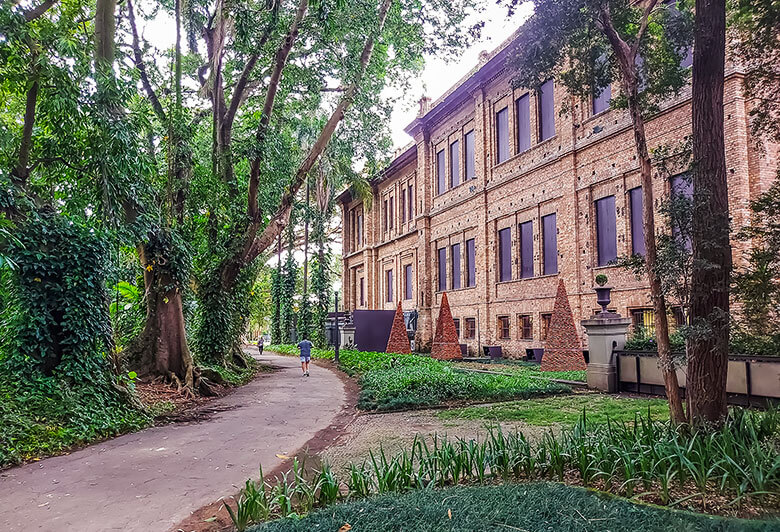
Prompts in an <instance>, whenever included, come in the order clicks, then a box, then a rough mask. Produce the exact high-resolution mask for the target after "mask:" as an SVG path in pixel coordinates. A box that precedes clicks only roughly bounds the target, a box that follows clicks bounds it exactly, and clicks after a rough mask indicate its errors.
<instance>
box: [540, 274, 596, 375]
mask: <svg viewBox="0 0 780 532" xmlns="http://www.w3.org/2000/svg"><path fill="white" fill-rule="evenodd" d="M582 369H586V366H585V358H584V357H583V355H582V347H581V345H580V338H579V336H578V335H577V328H576V327H575V326H574V316H573V315H572V313H571V306H570V305H569V296H568V295H567V294H566V287H565V286H564V285H563V279H561V280H559V281H558V293H557V294H556V296H555V306H554V307H553V313H552V318H551V319H550V328H549V330H548V331H547V341H546V342H545V344H544V356H542V371H571V370H582Z"/></svg>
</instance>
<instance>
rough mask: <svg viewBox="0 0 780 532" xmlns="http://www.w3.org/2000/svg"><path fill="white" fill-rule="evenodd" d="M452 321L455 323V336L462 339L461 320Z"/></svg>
mask: <svg viewBox="0 0 780 532" xmlns="http://www.w3.org/2000/svg"><path fill="white" fill-rule="evenodd" d="M452 321H453V322H455V336H457V337H458V338H460V320H459V319H458V318H455V319H453V320H452Z"/></svg>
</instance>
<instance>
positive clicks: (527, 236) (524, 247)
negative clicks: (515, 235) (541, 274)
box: [520, 222, 534, 279]
mask: <svg viewBox="0 0 780 532" xmlns="http://www.w3.org/2000/svg"><path fill="white" fill-rule="evenodd" d="M533 276H534V223H533V222H525V223H522V224H520V277H521V278H523V279H526V278H528V277H533Z"/></svg>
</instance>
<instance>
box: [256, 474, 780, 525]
mask: <svg viewBox="0 0 780 532" xmlns="http://www.w3.org/2000/svg"><path fill="white" fill-rule="evenodd" d="M347 523H349V525H351V527H352V528H351V532H401V531H403V532H406V531H409V532H445V531H446V532H474V531H486V532H487V531H490V532H499V531H506V532H513V531H518V530H519V531H524V532H558V531H560V532H594V531H610V532H665V531H673V532H694V531H695V532H716V531H717V532H759V531H761V532H770V531H774V532H777V531H778V530H780V521H745V520H738V519H726V518H720V517H711V516H706V515H701V514H694V513H689V512H683V511H675V510H669V509H665V508H660V507H655V506H648V505H641V504H634V503H631V502H629V501H628V500H626V499H620V498H616V497H612V496H606V495H603V494H598V493H595V492H591V491H588V490H585V489H582V488H574V487H567V486H564V485H561V484H553V483H534V484H510V485H504V486H481V487H454V488H447V489H443V490H421V491H416V492H412V493H409V494H406V495H395V496H394V495H384V496H380V497H374V498H369V499H366V500H362V501H358V502H352V503H347V504H339V505H335V506H331V507H328V508H325V509H322V510H318V511H315V512H313V513H311V514H309V516H308V517H305V518H303V519H300V520H294V519H283V520H279V521H273V522H270V523H266V524H262V525H259V526H257V527H255V528H252V529H251V530H252V531H253V532H309V531H316V530H322V531H327V532H337V531H338V530H339V529H340V528H341V527H342V526H344V525H345V524H347Z"/></svg>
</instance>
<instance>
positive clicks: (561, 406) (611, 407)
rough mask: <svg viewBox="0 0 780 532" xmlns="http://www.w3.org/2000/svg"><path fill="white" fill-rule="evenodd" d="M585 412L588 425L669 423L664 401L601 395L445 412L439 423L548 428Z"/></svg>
mask: <svg viewBox="0 0 780 532" xmlns="http://www.w3.org/2000/svg"><path fill="white" fill-rule="evenodd" d="M583 411H585V412H586V415H587V420H588V422H590V423H606V422H607V420H610V421H613V422H614V421H618V422H623V421H633V420H634V418H635V417H636V416H637V415H639V416H641V417H645V418H646V417H647V416H648V415H649V416H650V417H651V418H652V419H655V420H667V419H669V403H668V402H667V401H666V400H665V399H627V398H622V399H621V398H618V397H614V396H609V395H601V394H578V395H568V396H560V397H548V398H545V399H530V400H526V401H512V402H507V403H501V404H496V405H482V406H470V407H467V408H456V409H451V410H444V411H442V412H440V413H439V417H440V418H441V419H456V418H459V419H489V420H494V421H524V422H526V423H528V424H530V425H538V426H549V425H553V424H556V423H560V424H564V425H570V426H571V425H575V424H576V423H577V421H579V419H580V418H581V417H582V414H583Z"/></svg>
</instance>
